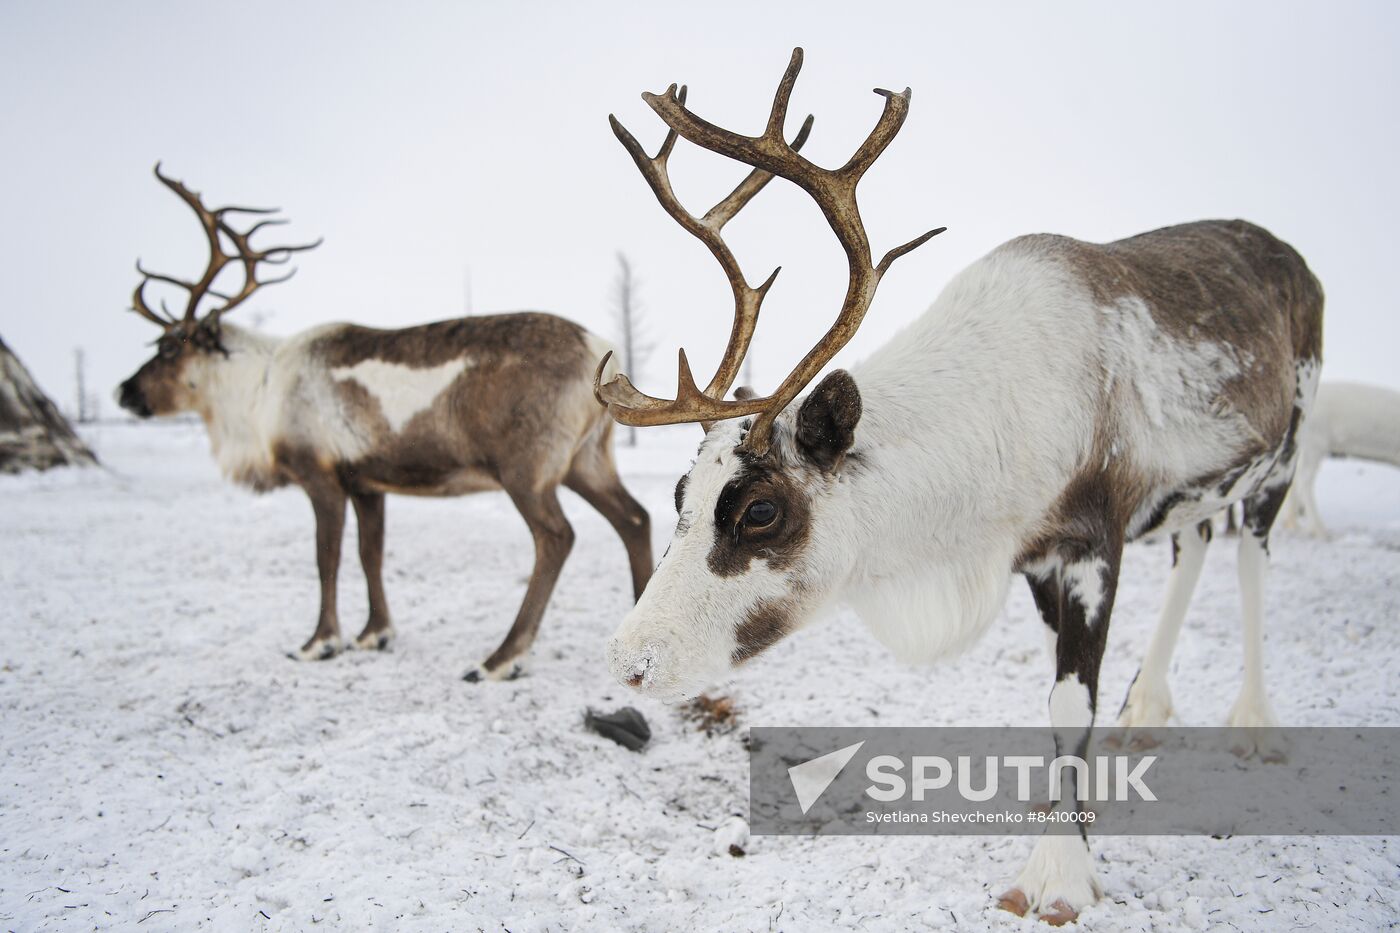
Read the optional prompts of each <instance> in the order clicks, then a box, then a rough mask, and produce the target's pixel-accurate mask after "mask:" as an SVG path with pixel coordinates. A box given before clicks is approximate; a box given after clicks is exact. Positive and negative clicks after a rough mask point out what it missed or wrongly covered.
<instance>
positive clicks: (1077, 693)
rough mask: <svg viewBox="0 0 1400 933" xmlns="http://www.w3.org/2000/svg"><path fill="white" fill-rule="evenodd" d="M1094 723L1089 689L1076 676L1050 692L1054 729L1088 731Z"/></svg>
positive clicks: (1060, 682)
mask: <svg viewBox="0 0 1400 933" xmlns="http://www.w3.org/2000/svg"><path fill="white" fill-rule="evenodd" d="M1093 722H1094V707H1093V704H1092V703H1091V702H1090V699H1089V688H1088V687H1087V686H1085V685H1084V682H1083V681H1082V680H1080V679H1079V675H1078V674H1075V675H1073V676H1071V677H1066V678H1065V679H1064V680H1061V681H1059V682H1058V683H1056V684H1055V686H1054V687H1053V688H1052V689H1051V690H1050V725H1051V727H1052V728H1054V729H1057V730H1059V729H1071V730H1072V729H1088V728H1089V726H1091V725H1092V724H1093Z"/></svg>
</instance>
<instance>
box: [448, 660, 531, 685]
mask: <svg viewBox="0 0 1400 933" xmlns="http://www.w3.org/2000/svg"><path fill="white" fill-rule="evenodd" d="M523 673H525V668H523V667H521V666H520V662H519V661H512V662H511V663H510V664H502V665H501V666H500V667H498V668H496V669H495V670H494V671H492V670H487V668H486V666H485V665H481V666H479V667H474V668H472V669H471V670H469V671H467V672H466V673H465V674H463V675H462V679H463V680H465V681H466V682H467V683H469V684H479V683H483V682H485V681H488V680H515V679H516V678H517V677H519V676H520V675H521V674H523Z"/></svg>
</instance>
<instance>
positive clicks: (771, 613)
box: [730, 601, 794, 665]
mask: <svg viewBox="0 0 1400 933" xmlns="http://www.w3.org/2000/svg"><path fill="white" fill-rule="evenodd" d="M793 627H794V626H793V619H792V607H791V606H790V605H789V604H787V603H785V602H767V601H764V602H761V603H759V604H758V605H757V606H755V607H754V608H753V609H751V610H749V612H748V614H747V615H746V616H744V621H743V622H741V623H739V628H738V629H737V630H736V631H735V632H734V639H735V642H736V643H737V647H735V649H734V654H733V655H732V656H731V657H730V661H731V662H732V663H733V664H735V665H739V664H743V663H744V662H745V661H748V660H750V659H751V658H753V657H755V656H757V655H759V654H761V653H762V652H764V651H766V650H767V649H769V648H771V647H773V646H774V645H776V644H777V643H778V642H779V641H782V639H783V637H784V636H785V635H787V634H788V633H789V632H791V631H792V630H793Z"/></svg>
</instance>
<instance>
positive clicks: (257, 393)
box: [186, 323, 371, 483]
mask: <svg viewBox="0 0 1400 933" xmlns="http://www.w3.org/2000/svg"><path fill="white" fill-rule="evenodd" d="M341 326H343V325H337V324H330V325H326V326H324V327H318V328H313V329H311V330H308V331H304V332H302V333H300V334H297V335H295V336H293V337H290V338H287V339H284V340H279V339H278V338H275V337H269V336H266V335H263V334H259V333H256V332H254V331H248V330H244V329H242V328H240V327H237V326H235V325H232V324H227V323H225V324H223V325H222V341H223V344H224V347H225V348H226V349H227V350H228V356H227V357H225V356H224V355H223V354H220V353H212V354H202V355H200V356H199V357H197V358H195V359H193V360H192V361H191V363H190V365H189V366H188V367H187V368H186V378H187V380H188V384H187V387H186V388H187V389H188V390H189V392H190V393H191V395H192V396H193V397H194V398H196V399H197V405H196V410H197V411H198V412H199V414H200V416H201V417H202V418H203V419H204V423H205V426H206V428H207V429H208V432H209V443H210V446H211V448H212V450H213V453H214V458H215V460H217V461H218V463H219V468H220V470H221V471H222V472H223V474H224V476H226V477H228V478H229V479H232V480H235V481H237V482H246V483H257V482H265V481H267V480H269V479H270V476H271V471H272V469H273V463H272V448H273V444H274V443H275V442H277V441H284V442H290V443H294V444H301V445H303V446H305V447H306V448H308V449H311V450H316V451H318V452H320V453H321V455H322V456H323V457H325V458H326V459H327V460H335V459H347V460H353V459H355V458H356V457H358V456H360V455H361V454H362V453H363V452H364V451H365V450H367V449H368V448H369V446H370V443H371V438H370V437H369V434H368V431H367V429H366V428H365V427H364V426H362V425H357V424H356V422H355V420H354V419H353V418H351V417H350V416H349V414H348V413H347V412H345V411H344V410H343V406H342V405H341V402H340V400H339V399H338V398H337V396H336V394H335V391H334V386H333V383H332V381H331V380H330V378H329V377H328V375H327V373H326V371H325V368H324V367H323V366H321V365H320V364H319V363H318V362H317V361H316V360H315V358H314V357H313V356H312V354H310V353H309V352H308V348H309V346H310V345H311V344H312V343H313V342H314V341H315V340H317V339H319V338H321V337H324V336H325V335H327V334H328V333H329V332H331V331H333V330H334V329H336V328H339V327H341Z"/></svg>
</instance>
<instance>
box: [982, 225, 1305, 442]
mask: <svg viewBox="0 0 1400 933" xmlns="http://www.w3.org/2000/svg"><path fill="white" fill-rule="evenodd" d="M1007 246H1008V247H1009V248H1012V249H1017V250H1021V251H1025V252H1029V253H1031V254H1037V255H1041V256H1044V257H1046V258H1050V259H1053V260H1056V261H1058V262H1061V263H1063V264H1065V265H1066V266H1067V267H1068V268H1069V269H1070V270H1071V271H1072V272H1073V273H1074V274H1075V275H1076V276H1077V277H1078V278H1079V279H1080V280H1081V281H1082V282H1084V284H1085V285H1086V286H1087V287H1088V288H1089V290H1090V292H1091V294H1092V297H1093V300H1094V301H1095V302H1096V303H1097V304H1098V305H1099V306H1100V307H1107V306H1111V305H1113V304H1114V303H1116V302H1118V301H1120V300H1122V299H1124V298H1138V299H1140V300H1141V301H1142V302H1143V303H1144V304H1145V305H1146V307H1147V309H1148V311H1149V313H1150V314H1151V315H1152V319H1153V321H1155V322H1156V324H1157V326H1158V327H1160V328H1161V329H1162V330H1163V331H1164V332H1166V333H1167V334H1169V335H1171V336H1172V337H1174V338H1176V339H1178V340H1181V341H1185V342H1192V343H1195V342H1203V341H1209V342H1212V343H1220V344H1225V345H1228V346H1229V347H1231V348H1232V349H1233V350H1234V351H1235V352H1236V354H1238V355H1239V357H1240V363H1241V371H1240V372H1239V374H1238V375H1236V376H1235V377H1234V378H1232V379H1230V380H1228V381H1226V383H1225V384H1224V385H1223V386H1222V387H1221V398H1222V399H1223V401H1224V402H1225V403H1226V404H1228V405H1229V406H1230V407H1231V408H1232V409H1233V410H1235V411H1237V412H1239V413H1241V414H1243V415H1244V416H1245V418H1246V419H1248V421H1249V422H1250V424H1251V425H1253V426H1254V428H1255V430H1256V431H1258V433H1259V434H1260V435H1261V436H1262V437H1264V438H1266V439H1268V441H1270V442H1272V441H1275V440H1278V439H1281V438H1282V436H1283V433H1284V432H1285V431H1286V430H1287V428H1288V422H1289V418H1290V412H1291V409H1292V406H1293V396H1294V376H1295V364H1296V362H1297V361H1298V360H1308V359H1313V360H1320V359H1321V356H1322V286H1321V285H1320V284H1319V283H1318V281H1317V279H1316V277H1315V276H1313V274H1312V272H1311V271H1310V270H1309V269H1308V266H1307V263H1306V262H1305V261H1304V260H1303V257H1302V256H1300V255H1299V254H1298V252H1297V251H1296V250H1294V249H1293V247H1291V246H1289V245H1288V244H1287V243H1285V242H1283V241H1282V240H1280V239H1278V238H1277V237H1275V236H1274V235H1273V234H1271V233H1269V232H1268V231H1267V230H1264V229H1263V228H1261V227H1257V226H1255V225H1254V224H1251V223H1248V222H1246V221H1243V220H1203V221H1198V222H1196V223H1189V224H1180V225H1177V226H1174V227H1165V228H1163V229H1160V230H1153V231H1151V232H1148V233H1143V234H1139V235H1138V236H1134V237H1128V238H1127V239H1123V240H1115V241H1114V242H1111V243H1086V242H1083V241H1081V240H1075V239H1071V238H1069V237H1063V236H1054V235H1050V234H1035V235H1032V236H1025V237H1020V238H1018V239H1015V240H1012V241H1011V243H1009V244H1007ZM1265 446H1267V447H1269V448H1270V449H1272V446H1273V445H1272V443H1270V444H1266V445H1265Z"/></svg>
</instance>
